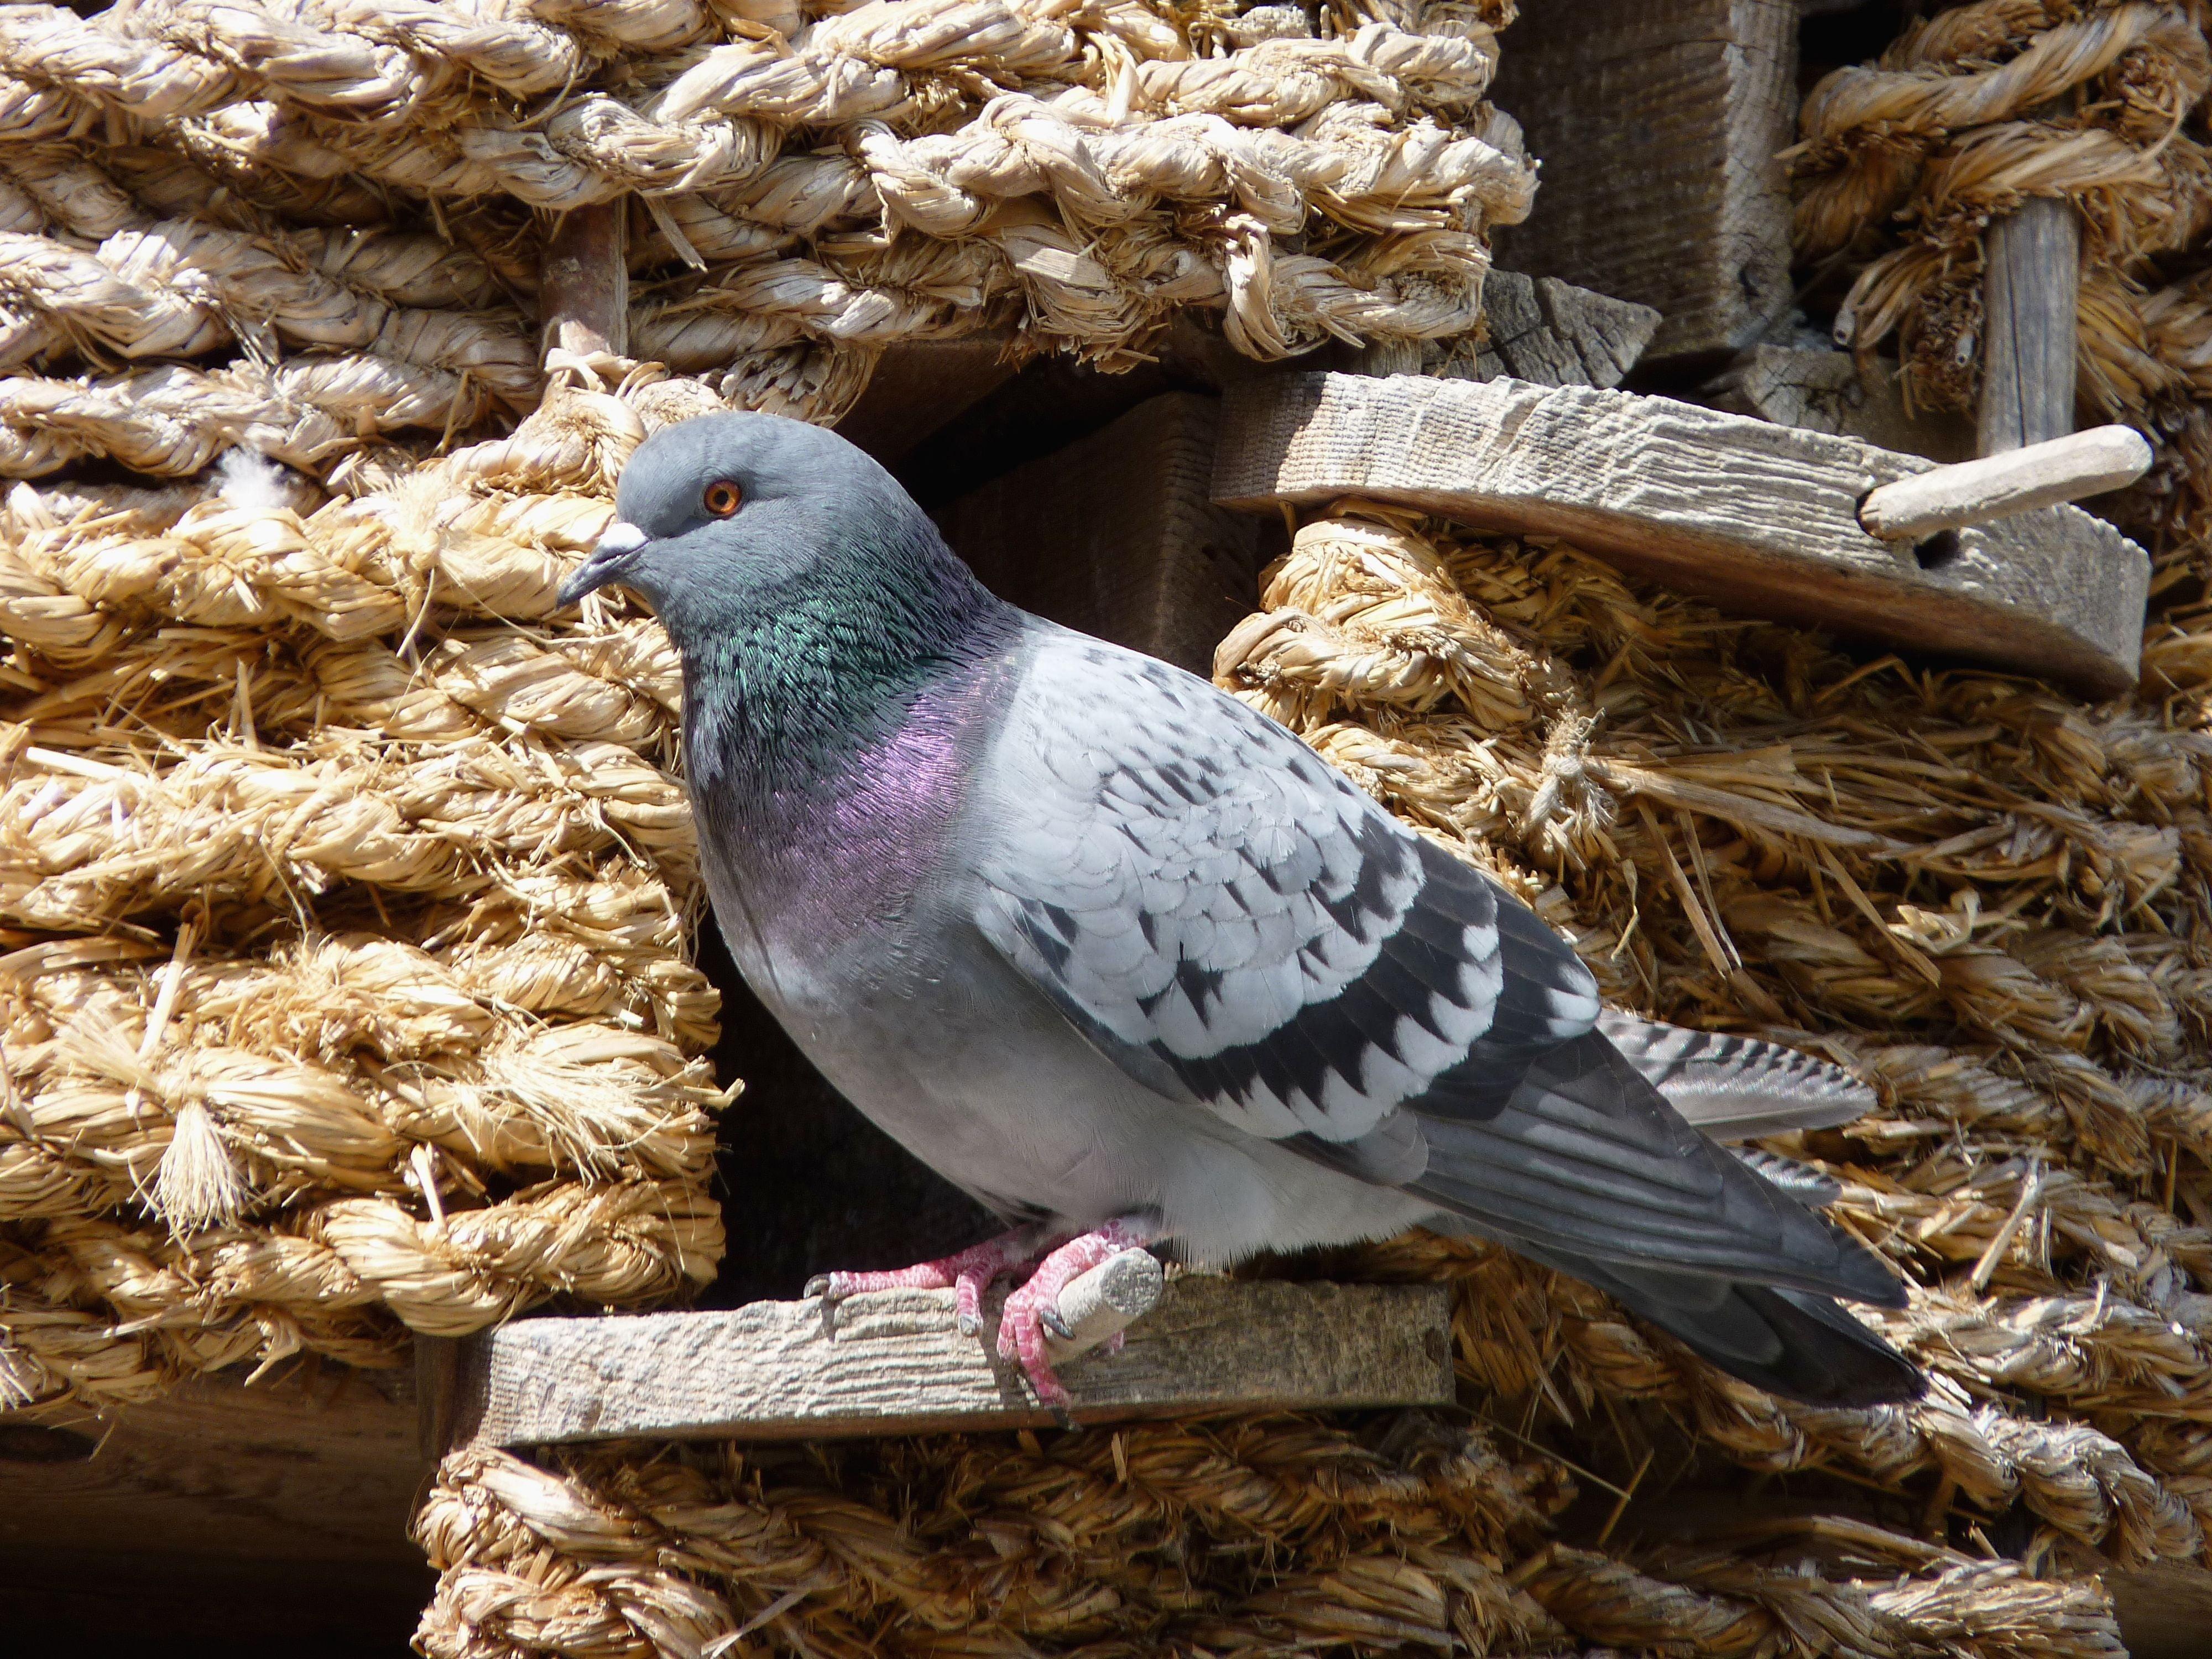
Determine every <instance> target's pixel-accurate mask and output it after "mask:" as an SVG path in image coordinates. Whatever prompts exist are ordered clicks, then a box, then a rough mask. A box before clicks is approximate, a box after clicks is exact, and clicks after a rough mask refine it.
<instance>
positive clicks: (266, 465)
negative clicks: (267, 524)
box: [216, 449, 293, 513]
mask: <svg viewBox="0 0 2212 1659" xmlns="http://www.w3.org/2000/svg"><path fill="white" fill-rule="evenodd" d="M216 473H217V474H218V475H219V477H220V482H218V483H216V495H220V496H222V499H223V500H224V501H228V502H229V503H230V504H231V506H233V507H237V508H239V509H240V511H241V512H246V513H280V512H282V511H283V509H284V508H286V507H290V506H291V505H292V496H293V488H292V477H291V475H290V474H289V472H287V471H285V470H284V468H283V467H282V466H281V465H278V464H277V463H276V462H275V461H272V460H270V459H269V458H268V457H267V456H266V455H260V454H256V453H254V452H253V451H252V450H250V449H232V450H226V451H225V452H224V453H223V457H222V459H221V460H220V461H218V462H216Z"/></svg>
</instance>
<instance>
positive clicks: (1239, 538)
mask: <svg viewBox="0 0 2212 1659" xmlns="http://www.w3.org/2000/svg"><path fill="white" fill-rule="evenodd" d="M1219 410H1220V405H1219V404H1218V402H1217V401H1216V400H1215V399H1214V398H1209V397H1206V396H1204V395H1202V394H1200V393H1198V392H1168V393H1165V394H1164V395H1163V396H1160V397H1158V398H1152V400H1151V401H1149V402H1147V403H1143V404H1139V405H1138V406H1137V407H1136V408H1134V409H1133V410H1129V411H1128V412H1127V414H1125V415H1123V416H1121V418H1120V419H1119V420H1116V421H1115V422H1113V424H1111V425H1110V426H1108V427H1107V428H1105V429H1104V430H1103V431H1100V432H1095V433H1093V434H1092V435H1091V436H1089V437H1087V438H1085V439H1082V440H1080V441H1078V442H1075V443H1073V444H1070V445H1069V446H1068V447H1066V448H1065V449H1062V450H1060V451H1058V452H1056V453H1053V454H1050V455H1047V456H1044V457H1042V458H1041V459H1037V460H1034V461H1031V462H1030V463H1029V464H1028V465H1025V466H1020V467H1017V468H1015V469H1014V470H1013V471H1011V472H1008V473H1006V475H1005V476H1004V477H1000V478H996V479H994V480H993V481H992V482H991V483H987V484H985V485H983V486H982V487H981V489H976V490H974V491H972V492H971V493H969V495H963V496H962V497H961V498H960V499H959V500H958V501H954V502H952V503H951V505H950V506H948V507H945V508H944V509H943V510H942V511H941V512H940V513H939V515H938V518H939V524H940V525H941V526H943V528H944V531H945V539H946V540H947V541H948V542H950V543H951V544H952V549H953V550H954V551H955V552H957V553H958V554H959V555H960V556H961V557H963V558H964V559H966V560H967V561H968V562H969V564H970V565H971V566H972V567H974V568H975V574H976V575H977V576H979V577H980V578H981V580H982V581H983V584H984V586H987V587H988V588H990V589H991V591H992V592H994V593H996V594H998V595H999V596H1000V598H1001V599H1007V600H1010V601H1012V603H1013V604H1015V605H1020V606H1022V607H1023V608H1024V610H1028V611H1036V613H1038V614H1039V615H1040V616H1043V617H1049V618H1051V619H1052V620H1053V621H1054V622H1056V623H1062V624H1063V625H1065V626H1066V627H1069V628H1079V629H1083V630H1084V631H1085V633H1090V634H1096V635H1099V636H1101V637H1102V638H1104V639H1109V640H1111V641H1114V642H1115V644H1117V645H1126V646H1127V647H1130V648H1131V649H1132V650H1136V651H1143V652H1146V653H1149V654H1151V655H1152V656H1155V657H1158V658H1160V659H1162V660H1164V661H1166V662H1171V663H1175V664H1176V665H1179V666H1181V667H1183V668H1188V669H1189V670H1190V671H1192V672H1193V673H1194V674H1206V673H1210V672H1211V671H1212V664H1213V647H1215V646H1216V645H1218V643H1219V642H1220V641H1221V636H1222V635H1225V634H1226V633H1227V632H1228V631H1229V630H1230V629H1232V628H1234V627H1235V626H1236V625H1237V623H1239V622H1241V621H1243V619H1244V617H1246V616H1247V615H1248V614H1249V613H1250V611H1252V609H1253V607H1254V606H1255V605H1256V604H1257V603H1258V600H1259V567H1260V560H1259V534H1258V530H1257V528H1256V526H1254V525H1253V524H1252V522H1251V521H1250V520H1247V519H1243V518H1240V517H1239V516H1238V515H1237V514H1236V513H1231V512H1225V511H1224V510H1223V509H1221V508H1219V507H1215V506H1214V504H1213V501H1212V496H1211V495H1210V493H1209V489H1210V486H1211V483H1212V475H1213V446H1214V438H1215V432H1216V428H1217V427H1218V422H1219Z"/></svg>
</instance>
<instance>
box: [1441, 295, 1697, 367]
mask: <svg viewBox="0 0 2212 1659" xmlns="http://www.w3.org/2000/svg"><path fill="white" fill-rule="evenodd" d="M1482 313H1483V320H1484V322H1485V323H1486V324H1487V325H1489V330H1490V338H1489V341H1488V343H1486V344H1485V345H1484V346H1483V347H1482V348H1481V349H1480V351H1479V352H1478V353H1477V354H1476V356H1475V359H1474V367H1473V369H1472V371H1471V372H1464V371H1459V370H1456V369H1453V370H1448V371H1447V372H1449V373H1452V374H1454V376H1455V378H1457V379H1462V380H1499V379H1504V378H1510V379H1512V380H1527V381H1529V382H1530V383H1532V384H1533V385H1536V386H1619V385H1620V383H1621V381H1622V380H1623V379H1625V378H1626V375H1627V374H1628V371H1629V370H1630V369H1632V368H1635V367H1636V362H1637V359H1638V358H1639V357H1641V356H1643V355H1644V350H1645V349H1646V348H1647V347H1649V346H1650V343H1651V337H1652V336H1653V335H1654V334H1656V332H1657V331H1658V329H1659V324H1660V321H1661V319H1660V315H1659V313H1658V312H1657V311H1656V310H1654V309H1653V308H1652V307H1650V306H1646V305H1638V304H1637V303H1636V302H1635V301H1632V300H1616V299H1614V298H1613V296H1612V295H1607V294H1593V293H1592V292H1590V290H1589V289H1586V288H1577V287H1575V286H1574V285H1573V284H1572V283H1563V282H1561V281H1560V280H1559V278H1558V277H1556V276H1522V274H1521V273H1520V272H1519V271H1517V270H1492V271H1491V272H1490V273H1489V274H1488V275H1487V276H1485V277H1484V278H1483V279H1482Z"/></svg>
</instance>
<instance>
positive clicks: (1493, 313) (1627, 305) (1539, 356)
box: [1224, 266, 1659, 386]
mask: <svg viewBox="0 0 2212 1659" xmlns="http://www.w3.org/2000/svg"><path fill="white" fill-rule="evenodd" d="M1482 317H1483V324H1484V328H1485V331H1486V336H1487V337H1486V338H1485V339H1483V340H1481V341H1480V342H1477V341H1474V340H1452V339H1444V340H1390V341H1383V342H1378V343H1375V344H1371V345H1355V344H1353V343H1351V342H1350V341H1343V340H1340V341H1337V342H1335V343H1333V344H1331V345H1329V346H1328V347H1326V348H1324V349H1322V350H1321V351H1317V352H1316V353H1315V354H1314V355H1313V356H1311V357H1310V358H1309V359H1307V360H1306V367H1308V368H1318V369H1334V370H1336V371H1337V372H1339V373H1340V374H1439V375H1443V376H1445V377H1447V378H1449V379H1451V380H1497V379H1498V378H1499V377H1500V376H1502V375H1510V376H1511V377H1512V378H1513V379H1515V380H1532V381H1534V383H1535V384H1536V385H1538V386H1619V385H1620V383H1621V381H1622V380H1624V379H1626V377H1627V374H1628V371H1629V370H1630V369H1632V368H1634V367H1635V366H1636V362H1637V360H1638V358H1639V357H1641V356H1643V355H1644V348H1645V347H1646V346H1648V345H1650V343H1651V336H1652V333H1653V331H1655V330H1656V329H1657V328H1658V326H1659V313H1657V312H1656V311H1654V310H1653V309H1652V308H1651V307H1650V306H1640V305H1638V304H1636V303H1635V302H1634V301H1629V300H1616V299H1613V297H1612V296H1610V295H1604V294H1593V293H1592V292H1591V291H1590V290H1589V289H1586V288H1577V287H1575V286H1574V284H1572V283H1563V282H1561V281H1560V280H1559V278H1558V277H1556V276H1522V274H1521V273H1520V272H1519V271H1517V270H1498V269H1497V268H1496V267H1495V266H1492V268H1491V270H1490V271H1489V272H1488V273H1487V274H1486V276H1484V277H1483V279H1482ZM1236 378H1237V379H1249V378H1250V377H1249V376H1238V377H1236ZM1224 384H1229V382H1224Z"/></svg>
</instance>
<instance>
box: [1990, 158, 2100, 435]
mask: <svg viewBox="0 0 2212 1659" xmlns="http://www.w3.org/2000/svg"><path fill="white" fill-rule="evenodd" d="M1987 259H1988V266H1987V269H1986V271H1985V273H1984V276H1983V278H1982V309H1983V322H1982V404H1981V410H1980V415H1979V417H1978V439H1979V442H1978V447H1979V449H1980V450H1981V452H1982V453H1983V454H1984V455H1999V454H2002V453H2004V452H2005V451H2007V450H2008V449H2021V448H2025V447H2027V445H2029V444H2039V443H2042V442H2044V441H2046V440H2048V439H2051V438H2059V437H2063V436H2064V435H2066V434H2068V433H2069V432H2071V431H2073V429H2074V354H2075V333H2076V331H2077V329H2078V327H2079V323H2078V321H2077V319H2076V314H2075V313H2076V307H2077V306H2078V304H2079V301H2080V295H2081V216H2080V215H2079V214H2078V213H2076V212H2075V210H2074V204H2072V203H2071V202H2069V201H2065V200H2063V199H2061V198H2058V197H2048V196H2038V197H2033V198H2032V199H2030V200H2028V201H2026V202H2023V203H2021V206H2020V210H2019V211H2018V212H2016V213H2015V214H2013V215H2011V216H2009V217H2007V218H2004V219H2001V220H1999V221H1997V222H1996V223H1995V224H1993V225H1991V226H1990V229H1989V235H1988V240H1987Z"/></svg>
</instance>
